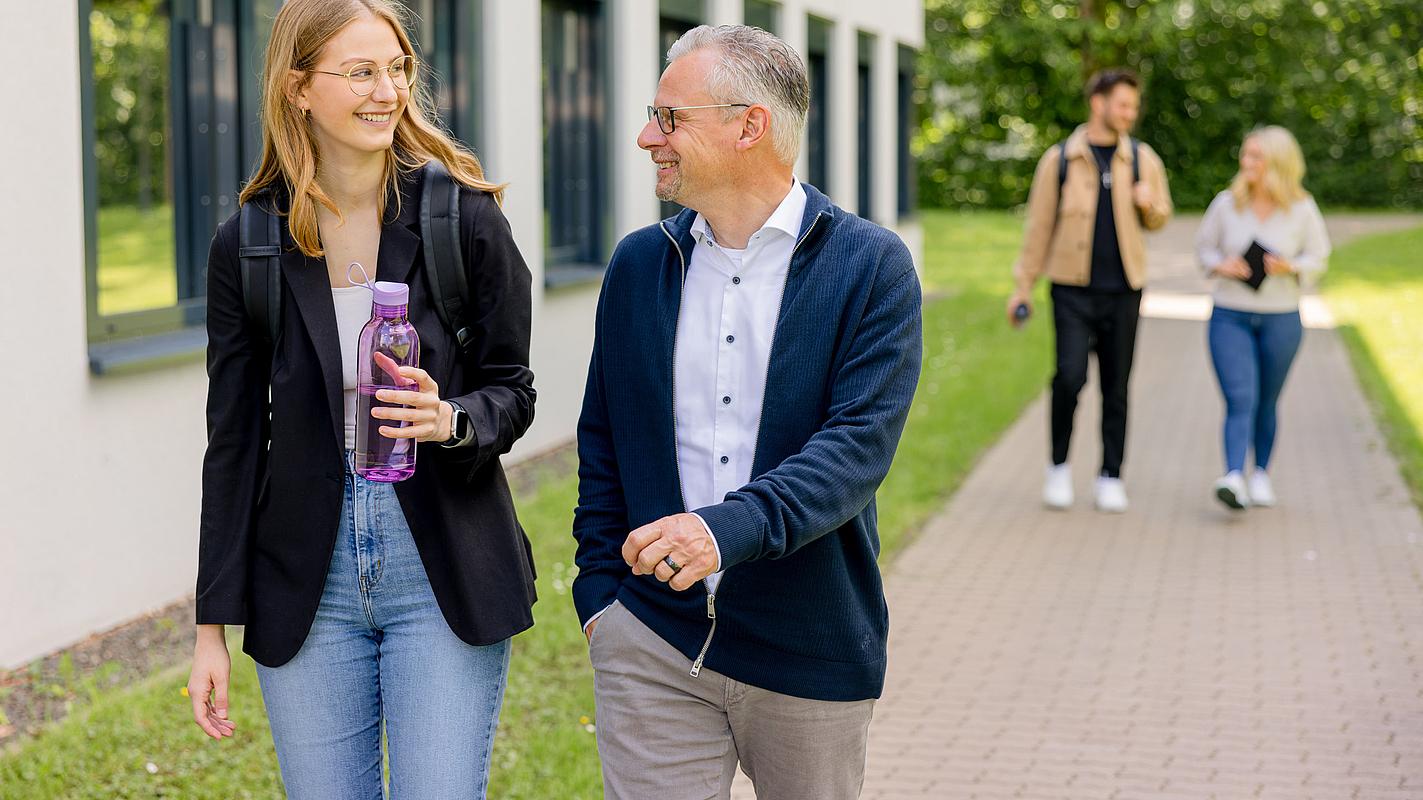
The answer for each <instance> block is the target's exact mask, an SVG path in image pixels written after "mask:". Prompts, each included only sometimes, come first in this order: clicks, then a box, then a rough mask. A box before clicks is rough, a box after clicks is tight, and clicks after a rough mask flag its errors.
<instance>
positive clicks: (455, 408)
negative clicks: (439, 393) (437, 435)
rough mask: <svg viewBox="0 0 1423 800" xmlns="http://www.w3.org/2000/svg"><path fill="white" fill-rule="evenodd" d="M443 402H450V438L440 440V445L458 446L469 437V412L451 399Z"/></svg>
mask: <svg viewBox="0 0 1423 800" xmlns="http://www.w3.org/2000/svg"><path fill="white" fill-rule="evenodd" d="M445 402H446V403H449V404H450V438H448V439H446V440H445V441H443V442H440V446H441V447H458V446H460V445H461V444H464V442H465V440H466V439H468V438H469V414H467V413H465V410H464V407H463V406H461V405H460V404H459V403H456V402H454V401H453V400H446V401H445Z"/></svg>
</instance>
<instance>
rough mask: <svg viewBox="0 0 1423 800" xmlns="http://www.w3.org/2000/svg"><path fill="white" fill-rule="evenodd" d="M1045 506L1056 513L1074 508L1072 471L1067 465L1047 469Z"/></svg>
mask: <svg viewBox="0 0 1423 800" xmlns="http://www.w3.org/2000/svg"><path fill="white" fill-rule="evenodd" d="M1043 505H1045V506H1047V507H1048V508H1051V509H1054V510H1056V511H1065V510H1067V509H1069V508H1071V507H1072V470H1071V469H1069V468H1068V466H1067V465H1066V464H1057V465H1056V466H1049V467H1048V468H1047V478H1046V479H1045V480H1044V481H1043Z"/></svg>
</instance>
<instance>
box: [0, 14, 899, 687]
mask: <svg viewBox="0 0 1423 800" xmlns="http://www.w3.org/2000/svg"><path fill="white" fill-rule="evenodd" d="M484 7H485V15H486V16H485V23H484V25H483V26H482V27H483V31H484V36H485V40H484V43H483V44H484V56H483V68H482V76H483V79H482V82H481V86H482V88H481V97H482V103H483V107H484V126H483V127H484V131H485V142H484V144H483V147H482V150H481V153H480V155H481V157H482V158H483V160H484V161H485V163H486V166H487V167H488V170H489V173H490V175H491V177H492V178H494V179H496V180H500V181H507V182H509V183H510V188H509V192H508V195H507V198H506V201H505V206H504V211H505V214H506V215H507V216H508V217H509V221H510V224H511V226H512V228H513V231H514V238H515V240H516V241H517V242H518V244H519V247H520V249H521V250H522V252H523V254H524V256H525V258H526V260H527V261H528V263H529V266H530V268H531V269H532V270H533V273H534V278H535V280H534V285H535V290H534V325H535V333H534V340H533V350H532V360H533V368H534V371H535V374H536V375H537V382H536V385H537V388H538V392H539V398H538V411H537V414H536V420H535V423H534V426H533V428H532V429H531V430H530V432H529V434H528V436H526V437H525V439H524V440H523V441H521V442H520V443H519V445H518V446H517V447H516V449H515V451H514V453H513V454H512V455H511V457H510V458H509V459H507V460H508V461H514V460H518V459H520V458H524V457H527V456H529V455H532V454H535V453H537V452H540V451H544V450H547V449H549V448H552V447H556V446H558V445H560V444H563V443H566V442H568V441H569V440H570V439H571V437H572V436H573V433H574V429H575V425H576V422H577V415H578V410H579V407H580V405H581V402H582V393H583V386H584V381H585V378H586V371H587V363H588V355H589V352H590V351H591V346H592V337H591V331H592V322H593V314H594V307H595V304H596V301H597V293H598V284H597V283H596V282H593V283H589V284H585V285H580V286H574V287H565V288H558V289H551V290H545V289H544V288H543V274H544V268H543V242H544V232H543V218H544V212H543V207H544V203H543V171H542V134H541V131H542V103H541V97H540V95H541V92H540V42H541V37H540V35H539V34H540V4H539V3H538V2H536V1H535V0H484ZM707 7H708V17H709V19H710V20H711V21H713V22H717V23H728V22H740V21H741V20H742V19H743V4H742V2H741V0H710V2H709V4H708V6H707ZM607 10H608V26H607V30H608V31H609V34H610V41H609V42H608V43H607V46H608V47H609V51H608V52H609V56H610V58H609V62H608V63H609V68H610V72H611V75H612V81H611V87H612V93H611V95H610V97H611V102H612V106H611V107H612V113H611V119H610V121H609V159H610V165H611V168H610V170H609V174H610V178H611V179H612V180H611V182H612V187H611V196H610V197H609V198H608V202H609V204H610V208H611V214H612V220H613V221H612V229H613V233H614V236H615V238H616V237H621V236H622V235H624V234H626V233H627V232H629V231H631V230H633V229H635V228H637V227H640V226H642V225H646V224H649V223H652V222H654V221H656V219H657V217H658V205H657V203H656V200H655V198H654V197H653V196H652V187H653V182H654V176H653V173H652V168H651V165H650V160H649V159H648V158H647V155H646V154H645V153H643V152H642V151H640V150H639V149H638V148H637V145H636V138H637V132H638V131H639V130H640V129H641V128H642V125H643V123H644V122H645V120H646V113H645V111H644V106H646V105H647V103H648V101H649V100H650V99H651V97H652V95H653V93H654V92H655V87H656V80H657V74H658V73H657V72H656V71H655V69H654V65H655V64H656V63H657V56H658V49H659V48H658V42H657V34H656V32H657V2H656V0H608V3H607ZM807 13H814V14H816V15H817V16H820V17H823V18H826V19H830V20H833V21H834V22H835V23H836V27H835V38H834V43H833V47H832V49H833V53H832V67H831V73H832V88H831V91H832V93H833V94H834V100H833V106H834V110H833V111H832V114H833V117H832V134H831V135H832V142H833V144H832V150H831V156H832V166H831V171H832V172H831V174H832V181H833V191H834V195H833V197H834V199H835V201H836V202H837V203H838V204H840V205H842V206H844V207H845V208H849V209H854V208H855V197H856V193H855V181H856V178H857V175H856V169H855V159H856V148H855V135H856V118H855V113H856V112H855V109H856V108H857V104H856V102H855V81H854V79H855V68H856V63H857V61H856V58H857V48H856V39H855V35H856V32H857V31H861V30H863V31H865V32H868V33H873V34H875V35H876V36H877V37H878V41H877V47H876V50H875V66H874V70H875V73H874V74H875V91H876V93H877V98H876V101H875V108H876V117H877V120H876V122H875V125H876V127H875V138H876V145H875V152H874V159H875V166H874V170H873V173H872V174H873V175H874V176H875V189H874V203H873V209H874V215H873V216H874V217H875V220H876V221H877V222H880V223H882V224H887V225H893V224H894V223H895V222H896V220H895V216H896V214H895V212H896V208H895V189H896V186H895V181H896V177H895V151H894V141H895V136H896V131H895V126H896V124H897V122H896V119H897V115H896V109H895V103H896V101H895V92H894V70H895V69H896V66H895V63H896V62H895V59H896V58H897V55H896V49H895V48H896V46H897V45H898V44H901V43H902V44H907V45H911V46H914V47H919V46H921V45H922V38H923V10H922V6H921V3H920V2H919V0H880V2H877V3H873V4H868V3H858V2H853V0H815V2H798V1H790V2H785V3H783V4H782V5H781V9H780V15H779V16H780V19H779V27H780V35H781V36H782V37H783V38H785V39H786V40H787V41H788V42H790V43H791V44H792V45H793V46H795V47H796V48H797V49H798V50H800V51H801V52H802V53H804V52H805V46H806V19H805V17H806V14H807ZM0 22H3V23H4V25H5V27H6V29H7V30H9V31H11V32H12V33H13V34H14V35H13V36H12V37H11V39H12V42H13V43H14V45H15V46H17V47H19V49H20V51H19V52H18V53H15V54H13V55H14V56H15V60H16V63H26V64H30V65H32V66H34V67H36V70H35V72H36V74H42V75H45V76H46V80H44V81H12V82H11V84H10V87H9V91H10V94H11V95H12V98H11V99H12V100H13V102H12V105H13V106H15V107H17V108H32V109H44V110H45V114H44V117H45V122H46V124H44V125H35V124H28V123H23V117H20V118H17V117H14V116H11V117H8V118H7V121H5V122H3V123H0V148H3V149H4V150H5V151H6V152H10V153H28V154H36V157H27V158H15V159H10V160H9V161H8V162H7V165H6V169H5V171H4V178H3V181H4V186H3V188H4V191H0V242H4V243H5V247H4V249H3V253H0V259H3V260H0V280H2V281H3V284H2V285H3V286H4V289H3V298H0V299H3V300H5V301H9V302H7V308H6V313H7V322H8V323H9V324H8V326H7V328H8V329H9V330H12V331H21V332H25V338H24V339H23V340H22V341H23V348H22V352H23V354H24V356H23V364H22V366H23V368H24V377H12V381H11V384H10V387H11V391H10V392H8V393H6V394H5V395H4V396H3V397H0V418H3V419H5V420H7V422H8V423H9V425H10V426H11V427H10V428H8V429H7V430H6V436H7V440H8V443H9V445H10V447H9V448H8V449H7V451H8V453H10V454H12V457H11V458H9V459H6V460H5V461H4V462H2V463H0V668H4V667H10V666H15V665H18V664H21V663H24V662H25V661H27V660H29V659H31V658H34V657H37V656H39V655H42V654H44V653H46V652H49V651H52V650H54V649H56V648H58V647H62V646H64V645H67V644H69V643H71V642H74V641H77V640H79V639H81V638H83V637H84V636H86V635H88V634H89V633H92V632H95V631H99V630H103V629H106V628H109V627H112V626H114V625H117V624H120V623H122V622H124V621H126V620H128V619H131V618H133V617H134V616H136V615H139V614H141V613H143V612H144V611H146V610H149V609H153V608H156V607H160V606H163V605H166V604H168V603H170V602H173V601H175V600H178V599H181V598H182V597H183V596H185V595H187V594H190V593H191V592H192V588H193V580H194V574H195V564H196V552H197V530H198V510H199V503H200V481H199V472H200V467H201V462H202V453H203V449H204V445H205V437H206V432H205V421H204V416H203V414H204V411H203V409H204V398H205V395H206V387H207V378H206V374H205V371H204V367H203V364H202V361H201V358H200V357H195V358H189V359H187V360H186V361H183V362H181V363H178V364H168V365H164V366H154V367H151V368H148V369H145V370H141V371H136V372H132V373H129V374H123V375H106V376H102V377H96V376H93V375H91V374H90V372H89V369H88V354H87V332H86V320H85V313H86V312H85V295H84V293H85V291H86V289H85V275H84V246H85V245H84V229H83V220H84V205H83V203H84V200H83V173H82V157H81V156H82V153H81V148H82V144H81V137H80V132H81V119H80V97H79V86H80V80H81V79H87V78H86V76H81V75H80V74H79V54H78V52H77V47H78V25H79V20H78V16H77V9H76V4H74V3H27V4H25V7H24V13H23V14H21V13H17V12H16V11H14V7H13V4H4V5H3V6H0ZM22 123H23V124H22ZM797 172H798V174H800V175H805V174H806V169H805V163H804V158H802V161H801V163H800V165H799V166H798V168H797ZM898 230H899V232H900V234H901V235H902V236H904V237H905V239H906V241H908V242H909V243H910V245H911V247H912V248H913V249H914V252H915V253H916V254H917V253H919V252H920V251H919V245H918V241H919V238H920V237H919V234H918V231H917V228H916V227H914V226H913V225H909V226H899V227H898ZM31 332H33V333H31ZM21 393H22V394H21ZM13 454H20V456H21V457H20V458H15V457H13Z"/></svg>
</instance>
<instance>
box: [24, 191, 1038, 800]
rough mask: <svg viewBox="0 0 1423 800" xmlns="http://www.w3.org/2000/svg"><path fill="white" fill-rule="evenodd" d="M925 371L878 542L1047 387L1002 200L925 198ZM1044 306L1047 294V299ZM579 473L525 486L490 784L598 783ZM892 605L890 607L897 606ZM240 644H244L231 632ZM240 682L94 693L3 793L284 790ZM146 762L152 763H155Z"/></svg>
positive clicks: (508, 788) (950, 482) (242, 678)
mask: <svg viewBox="0 0 1423 800" xmlns="http://www.w3.org/2000/svg"><path fill="white" fill-rule="evenodd" d="M923 222H924V229H925V263H924V289H925V293H926V296H927V297H928V298H930V299H929V300H928V302H926V304H925V324H924V356H925V358H924V371H923V376H922V378H921V380H920V384H919V393H918V395H917V398H916V400H915V405H914V409H913V411H912V412H911V415H910V420H909V425H908V428H907V429H906V431H905V435H904V438H903V440H902V441H901V443H900V447H899V453H898V457H897V458H896V460H895V462H894V467H893V469H892V470H891V472H890V475H889V478H888V479H887V480H886V482H885V484H884V486H883V487H882V488H881V489H880V493H879V515H880V516H879V519H880V534H881V537H882V540H883V543H884V557H885V558H892V557H893V555H894V554H895V553H896V552H898V551H899V549H900V548H901V547H902V545H903V544H904V542H905V541H906V540H907V539H908V537H909V536H910V535H911V534H912V533H913V532H914V531H915V530H916V529H917V528H918V527H919V526H920V525H921V524H922V523H923V522H924V520H925V519H926V518H927V517H928V516H929V515H930V514H932V513H933V512H934V510H935V509H937V508H938V507H939V506H940V505H941V504H942V503H943V501H944V500H945V499H946V498H947V497H948V495H949V494H950V493H951V492H952V491H953V489H954V488H955V487H956V486H957V485H958V484H959V482H960V481H961V480H962V479H963V476H964V475H965V474H966V473H967V471H968V469H969V468H970V466H972V464H973V462H974V460H975V459H976V458H977V457H978V456H979V454H980V453H982V452H983V450H984V448H985V447H987V446H988V445H989V444H991V443H992V442H993V441H994V439H995V438H996V437H997V436H998V434H999V433H1000V432H1002V430H1003V429H1004V428H1005V427H1006V426H1007V425H1009V424H1010V423H1011V422H1012V421H1013V420H1014V419H1016V418H1017V416H1018V415H1019V414H1020V413H1021V411H1022V409H1023V407H1024V405H1026V404H1027V403H1028V402H1029V401H1030V400H1031V399H1032V398H1033V397H1035V396H1036V395H1037V394H1038V393H1039V392H1041V391H1042V390H1043V388H1044V386H1045V384H1046V381H1047V377H1048V373H1049V370H1050V366H1051V365H1050V359H1049V350H1048V348H1049V344H1050V336H1049V331H1048V329H1049V327H1050V326H1049V325H1048V324H1047V320H1046V319H1045V317H1043V316H1042V315H1041V313H1040V317H1039V318H1037V319H1034V320H1033V321H1032V322H1031V323H1030V324H1029V325H1028V326H1027V327H1026V328H1025V329H1023V330H1021V331H1015V330H1012V329H1011V328H1009V327H1008V325H1007V323H1006V322H1005V321H1004V318H1003V304H1004V301H1005V299H1006V297H1007V295H1008V292H1009V290H1010V288H1011V281H1010V279H1009V267H1010V265H1011V263H1012V260H1013V257H1014V256H1015V254H1016V249H1017V246H1018V241H1019V238H1020V236H1021V223H1020V222H1019V221H1018V220H1017V219H1016V218H1015V217H1013V216H1012V215H1010V214H1006V213H973V214H962V213H947V212H925V213H924V220H923ZM1040 312H1041V309H1040ZM576 489H577V486H576V480H575V478H574V476H573V475H572V474H569V473H568V472H566V471H565V472H560V473H558V474H555V475H552V476H550V477H549V479H547V480H544V481H542V482H540V483H539V488H538V490H537V491H536V492H535V493H533V494H531V495H521V496H519V497H518V498H517V500H518V504H519V515H520V518H521V520H522V521H523V524H524V527H525V528H526V529H527V530H528V532H529V536H530V538H531V539H532V541H533V544H534V557H535V559H536V561H537V563H538V572H539V581H538V590H539V597H540V600H539V603H538V605H537V606H535V608H534V611H535V618H536V621H537V624H536V625H535V626H534V628H533V629H532V630H530V631H528V632H527V633H524V634H522V635H520V636H519V637H518V638H517V639H516V640H515V651H514V657H513V665H512V667H511V671H510V677H509V690H508V696H507V699H506V701H505V705H504V712H503V717H502V719H501V725H500V731H499V738H498V740H497V742H496V744H495V750H494V774H493V778H492V785H491V787H490V796H491V797H498V798H529V799H530V800H532V799H533V798H553V797H557V798H596V797H600V796H601V793H602V785H601V778H600V772H599V768H598V760H597V751H596V748H595V744H594V734H593V725H594V720H593V695H592V674H591V671H590V668H589V666H588V659H587V649H586V646H585V644H584V642H583V636H582V633H581V631H580V630H579V627H578V622H577V618H576V616H575V615H574V612H573V604H572V601H571V599H570V598H569V596H568V587H569V585H570V584H571V582H572V580H573V576H574V573H575V568H574V566H573V563H572V558H573V540H572V537H571V536H570V534H569V529H570V524H571V522H572V509H573V506H574V502H575V497H576ZM891 611H892V610H891ZM233 650H234V652H236V651H237V647H236V643H235V642H234V643H233ZM234 660H235V662H236V665H235V669H234V677H233V689H232V695H231V705H232V714H233V717H234V719H236V720H237V721H238V723H239V724H240V725H241V727H240V729H239V731H240V733H239V735H238V737H237V738H236V739H233V740H228V741H224V742H222V743H216V742H211V741H207V740H205V739H204V738H203V736H202V735H201V733H200V732H199V731H198V729H197V727H196V726H194V725H193V723H192V722H191V720H190V719H189V712H188V708H189V706H188V702H187V700H186V699H185V698H183V697H181V696H180V695H179V691H180V689H181V688H182V687H183V685H184V684H185V683H186V681H187V672H186V666H178V667H174V668H173V669H170V670H167V671H164V672H161V673H159V674H156V675H154V676H152V677H151V678H149V679H148V680H147V681H146V682H144V683H142V684H140V685H137V686H134V687H131V688H129V689H125V690H122V691H117V692H112V693H109V694H105V695H101V696H99V697H97V698H96V699H94V700H93V701H92V702H84V703H81V706H82V707H81V708H79V710H77V711H76V712H75V713H74V714H73V715H72V716H70V717H68V718H67V719H66V720H65V721H64V722H62V723H60V724H58V725H56V726H54V727H53V728H51V729H49V730H48V731H46V732H45V733H44V734H42V735H41V736H39V737H37V738H36V739H35V740H33V741H31V742H30V743H28V744H27V745H26V746H24V747H23V748H22V749H21V750H19V752H17V753H14V754H11V755H9V756H6V757H4V758H0V799H3V800H11V799H12V798H13V799H14V800H19V799H20V798H25V800H33V799H34V798H54V797H65V798H71V797H72V798H128V797H183V798H219V797H221V798H229V797H262V798H265V797H280V796H281V792H280V785H279V779H278V776H277V769H276V762H275V758H274V756H273V754H272V749H271V741H270V736H269V734H268V731H267V727H266V722H265V716H264V714H263V712H262V703H261V697H260V693H259V691H258V688H257V680H256V674H255V672H254V670H253V667H252V664H251V661H250V660H249V659H247V658H246V657H245V656H241V655H240V654H239V655H238V656H237V657H236V658H235V659H234ZM149 764H152V765H153V766H152V767H151V768H150V767H149Z"/></svg>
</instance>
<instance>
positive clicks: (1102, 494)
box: [1096, 475, 1127, 514]
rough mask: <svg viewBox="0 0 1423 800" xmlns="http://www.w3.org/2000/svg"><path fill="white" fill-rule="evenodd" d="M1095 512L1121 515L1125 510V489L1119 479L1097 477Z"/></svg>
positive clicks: (1124, 485)
mask: <svg viewBox="0 0 1423 800" xmlns="http://www.w3.org/2000/svg"><path fill="white" fill-rule="evenodd" d="M1096 501H1097V510H1098V511H1104V512H1106V513H1108V514H1121V513H1124V512H1125V511H1126V510H1127V487H1126V484H1124V483H1122V479H1121V478H1108V477H1107V476H1106V475H1099V476H1098V477H1097V487H1096Z"/></svg>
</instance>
